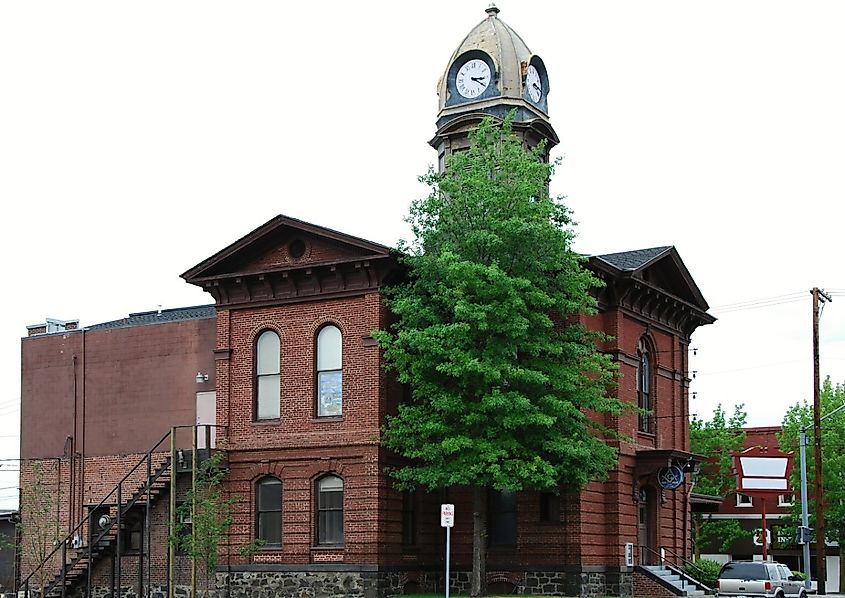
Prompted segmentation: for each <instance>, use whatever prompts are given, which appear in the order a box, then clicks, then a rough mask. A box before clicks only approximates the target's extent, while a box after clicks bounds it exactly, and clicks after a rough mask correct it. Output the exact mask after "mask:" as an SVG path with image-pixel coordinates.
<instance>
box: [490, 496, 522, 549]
mask: <svg viewBox="0 0 845 598" xmlns="http://www.w3.org/2000/svg"><path fill="white" fill-rule="evenodd" d="M488 511H489V513H490V525H489V528H490V529H489V532H490V535H489V536H488V537H489V542H490V546H514V545H516V492H511V491H510V490H500V491H493V492H491V493H490V503H489V505H488Z"/></svg>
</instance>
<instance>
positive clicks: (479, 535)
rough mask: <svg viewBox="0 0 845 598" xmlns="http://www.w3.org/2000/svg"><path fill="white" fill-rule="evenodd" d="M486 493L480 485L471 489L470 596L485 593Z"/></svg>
mask: <svg viewBox="0 0 845 598" xmlns="http://www.w3.org/2000/svg"><path fill="white" fill-rule="evenodd" d="M486 498H487V493H486V490H485V488H483V487H482V486H475V487H473V489H472V578H471V579H470V590H469V594H470V596H482V595H484V594H486V593H487V509H486V506H487V505H486V502H487V501H486Z"/></svg>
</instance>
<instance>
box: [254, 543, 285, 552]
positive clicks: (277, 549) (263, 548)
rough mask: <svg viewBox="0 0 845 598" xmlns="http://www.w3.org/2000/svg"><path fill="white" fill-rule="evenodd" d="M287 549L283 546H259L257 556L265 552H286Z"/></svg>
mask: <svg viewBox="0 0 845 598" xmlns="http://www.w3.org/2000/svg"><path fill="white" fill-rule="evenodd" d="M284 550H285V547H284V546H283V545H281V544H265V545H264V546H259V547H258V551H257V552H256V554H261V553H263V552H284Z"/></svg>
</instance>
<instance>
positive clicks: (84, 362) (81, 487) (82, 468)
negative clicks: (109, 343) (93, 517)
mask: <svg viewBox="0 0 845 598" xmlns="http://www.w3.org/2000/svg"><path fill="white" fill-rule="evenodd" d="M87 369H88V358H87V355H86V354H85V329H84V328H83V329H82V433H81V436H82V441H81V443H80V444H81V445H82V446H81V449H80V452H81V453H82V454H81V455H80V472H79V519H78V520H77V521H82V518H83V517H84V516H85V514H84V507H83V505H84V503H85V373H86V370H87Z"/></svg>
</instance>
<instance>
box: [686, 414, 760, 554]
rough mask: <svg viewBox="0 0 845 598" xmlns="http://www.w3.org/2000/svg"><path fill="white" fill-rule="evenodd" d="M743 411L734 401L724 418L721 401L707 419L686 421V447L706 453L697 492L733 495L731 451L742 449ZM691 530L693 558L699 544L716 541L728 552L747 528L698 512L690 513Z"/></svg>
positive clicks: (734, 480)
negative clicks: (731, 409) (732, 407)
mask: <svg viewBox="0 0 845 598" xmlns="http://www.w3.org/2000/svg"><path fill="white" fill-rule="evenodd" d="M746 416H747V414H746V413H745V406H744V405H736V406H735V407H734V413H733V415H732V416H731V417H730V418H728V417H727V416H726V414H725V411H724V409H722V405H721V404H720V405H718V406H717V407H716V410H715V411H714V412H713V419H711V420H710V421H705V420H700V419H693V420H692V421H691V422H690V450H692V452H694V453H698V454H699V455H704V456H705V457H707V462H705V463H704V464H703V465H702V467H701V469H700V471H699V472H698V476H697V478H696V482H695V490H696V492H699V493H701V494H707V495H710V496H720V497H723V498H727V497H731V496H735V495H736V475H735V474H734V473H733V471H732V468H733V463H732V459H731V453H733V452H737V451H740V450H742V446H743V443H744V442H745V431H744V430H743V427H744V426H745V420H746ZM693 534H694V541H695V542H694V545H695V558H696V560H697V559H698V558H699V557H700V556H701V547H702V546H705V545H707V544H710V543H711V542H718V545H719V550H720V551H722V552H728V551H729V550H730V546H731V544H733V542H734V540H737V539H738V538H741V537H742V536H744V535H746V534H747V532H745V531H743V529H742V528H741V527H740V525H739V521H737V520H735V519H720V520H712V519H709V518H707V517H705V516H704V515H703V514H701V513H696V514H695V516H694V517H693Z"/></svg>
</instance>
